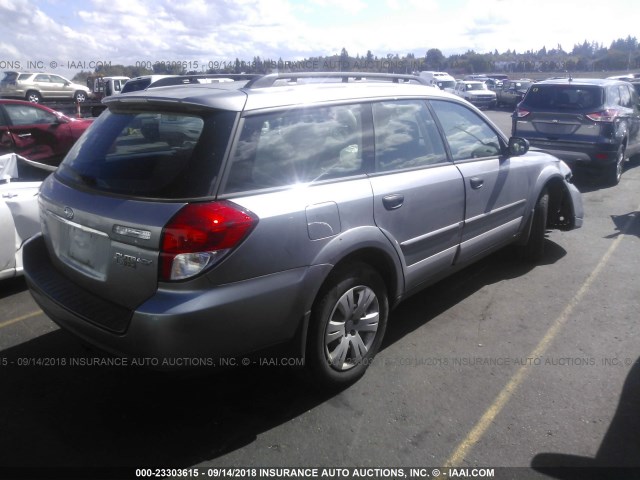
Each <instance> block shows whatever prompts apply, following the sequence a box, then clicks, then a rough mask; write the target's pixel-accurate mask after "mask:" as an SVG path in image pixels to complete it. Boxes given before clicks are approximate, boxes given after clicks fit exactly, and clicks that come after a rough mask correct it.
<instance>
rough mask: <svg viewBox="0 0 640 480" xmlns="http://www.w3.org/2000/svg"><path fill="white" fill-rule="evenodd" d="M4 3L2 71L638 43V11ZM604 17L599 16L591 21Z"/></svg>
mask: <svg viewBox="0 0 640 480" xmlns="http://www.w3.org/2000/svg"><path fill="white" fill-rule="evenodd" d="M607 5H608V8H607V9H602V8H600V7H601V3H600V2H598V1H596V0H574V1H566V2H563V1H557V0H537V1H536V3H535V5H534V4H531V2H529V1H524V0H483V1H482V2H478V1H476V0H402V1H401V0H371V1H365V0H354V1H350V2H345V1H344V0H309V1H307V2H297V1H293V0H271V1H265V0H233V1H232V0H218V1H216V2H208V1H205V0H184V1H178V2H175V1H174V0H155V1H154V2H147V1H143V0H70V1H64V2H63V1H62V0H40V1H38V0H33V1H26V0H0V24H2V25H3V28H2V30H1V31H0V62H3V61H4V62H5V63H4V64H5V65H9V63H8V62H10V61H11V60H21V61H26V60H41V61H44V62H45V63H47V64H48V61H49V60H57V61H64V60H100V61H110V62H111V63H112V64H125V65H135V62H136V61H146V62H149V61H151V62H154V61H191V60H198V61H201V62H206V61H209V60H217V61H224V62H230V61H234V60H235V59H236V58H239V59H241V60H247V61H250V60H252V59H253V58H254V57H256V56H259V57H261V58H263V59H279V58H281V59H283V60H298V59H302V58H305V57H312V56H319V55H332V54H338V53H340V51H341V50H342V48H346V49H347V51H348V52H349V54H351V55H353V56H355V55H356V54H359V55H365V54H366V53H367V51H369V50H370V51H371V52H372V53H373V54H374V55H376V56H378V57H385V56H386V55H387V54H398V55H405V54H407V53H414V54H416V55H417V56H422V55H424V54H425V53H426V51H427V50H428V49H430V48H438V49H440V50H441V51H442V52H443V53H444V54H445V55H451V54H453V53H464V52H465V51H467V50H475V51H476V52H479V53H482V52H493V51H494V50H496V49H497V50H498V51H499V52H505V51H507V50H516V51H519V52H524V51H526V50H529V49H532V50H536V51H537V50H539V49H540V48H542V47H543V46H546V47H547V48H555V47H556V46H557V45H558V44H561V45H562V46H563V48H564V49H565V50H571V48H572V47H573V45H574V44H578V43H582V42H583V41H584V40H587V41H597V42H602V43H604V44H605V45H609V44H610V42H612V41H613V40H616V39H618V38H626V37H627V36H628V35H633V33H634V31H635V29H636V25H635V23H634V18H635V17H634V16H633V15H630V14H629V15H617V13H616V12H620V11H622V12H625V11H626V12H628V13H631V12H634V11H635V2H632V0H609V3H608V4H607ZM596 11H597V12H598V15H592V14H591V13H590V12H596Z"/></svg>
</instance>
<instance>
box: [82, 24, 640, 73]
mask: <svg viewBox="0 0 640 480" xmlns="http://www.w3.org/2000/svg"><path fill="white" fill-rule="evenodd" d="M217 66H218V67H219V68H209V69H207V70H202V71H193V70H192V71H188V70H185V69H184V68H183V66H182V64H181V63H180V62H175V63H173V64H157V65H153V68H152V69H148V68H143V67H140V66H138V67H134V66H124V65H107V66H102V67H98V68H96V70H95V71H94V72H84V71H82V72H80V73H78V74H77V75H76V76H75V77H74V81H79V82H83V81H84V80H86V78H87V77H88V76H89V75H91V74H102V75H105V76H108V75H124V76H127V77H131V78H133V77H138V76H142V75H152V74H158V75H160V74H169V75H184V74H202V73H259V74H266V73H272V72H277V71H280V72H287V71H346V72H349V71H365V72H367V71H370V72H388V73H413V72H418V71H422V70H438V71H447V72H449V73H451V74H455V75H458V74H466V73H481V72H494V73H498V72H505V73H517V72H523V73H524V72H549V73H551V72H590V71H620V70H627V71H633V70H638V69H640V45H639V44H638V40H637V39H636V37H632V36H630V35H629V36H627V38H620V39H618V40H615V41H613V42H612V43H611V45H610V46H609V47H605V46H604V45H603V44H598V43H597V42H589V41H587V40H585V41H584V42H583V43H582V44H575V45H574V46H573V49H572V50H571V51H565V50H564V49H563V48H562V46H561V45H559V44H558V45H557V46H556V48H552V49H549V50H547V48H546V47H542V48H541V49H540V50H538V51H533V50H528V51H526V52H524V53H518V52H516V51H515V50H513V51H512V50H510V49H508V50H506V51H505V52H502V53H500V52H498V50H497V49H496V50H494V51H493V52H491V53H476V52H475V51H473V50H469V51H467V52H466V53H463V54H454V55H450V56H448V57H447V56H445V55H444V54H443V53H442V51H441V50H440V49H438V48H430V49H429V50H427V51H426V53H425V55H424V56H422V57H421V56H416V55H415V54H412V53H408V54H406V55H403V56H400V55H398V54H387V55H385V56H376V55H374V54H373V53H372V52H371V50H368V51H367V53H366V54H365V55H364V56H361V55H360V54H357V55H356V56H352V55H350V54H349V53H348V51H347V50H346V48H343V49H342V50H341V52H340V53H339V54H334V55H328V56H317V57H308V58H304V59H302V60H283V59H282V58H277V59H273V58H261V57H259V56H256V57H253V58H252V59H250V60H248V59H245V60H241V59H239V58H236V59H235V62H233V61H231V62H220V63H219V65H217Z"/></svg>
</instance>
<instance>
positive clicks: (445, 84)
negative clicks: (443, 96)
mask: <svg viewBox="0 0 640 480" xmlns="http://www.w3.org/2000/svg"><path fill="white" fill-rule="evenodd" d="M436 85H438V88H439V89H440V90H444V89H445V88H455V87H456V82H455V81H453V80H438V81H437V82H436Z"/></svg>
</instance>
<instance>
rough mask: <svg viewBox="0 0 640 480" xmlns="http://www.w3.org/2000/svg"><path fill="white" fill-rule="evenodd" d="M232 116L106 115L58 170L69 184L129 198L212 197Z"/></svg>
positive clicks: (170, 114) (97, 121)
mask: <svg viewBox="0 0 640 480" xmlns="http://www.w3.org/2000/svg"><path fill="white" fill-rule="evenodd" d="M234 116H235V114H234V113H230V112H212V113H207V114H203V115H189V114H184V113H171V112H119V113H114V112H111V111H106V112H104V113H103V114H102V115H100V117H98V119H97V120H96V121H95V122H94V124H93V125H92V127H91V128H90V129H89V130H87V132H86V134H85V135H84V136H83V137H81V138H80V140H79V141H78V142H76V144H75V145H74V147H73V148H72V149H71V151H70V152H69V154H68V155H67V157H66V158H65V160H64V161H63V162H62V164H61V165H60V167H59V168H58V172H57V175H58V176H59V177H60V178H62V179H63V180H66V181H68V182H72V183H76V184H81V185H84V186H85V187H89V188H93V189H96V190H101V191H106V192H113V193H119V194H126V195H132V196H142V197H152V198H162V199H181V198H195V197H203V196H208V195H210V194H211V193H212V189H213V186H214V183H215V180H216V178H217V176H218V173H219V169H220V165H221V162H222V157H223V155H224V151H225V149H226V146H227V142H228V139H229V136H230V132H231V127H232V125H233V119H234Z"/></svg>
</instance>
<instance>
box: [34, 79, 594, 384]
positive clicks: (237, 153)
mask: <svg viewBox="0 0 640 480" xmlns="http://www.w3.org/2000/svg"><path fill="white" fill-rule="evenodd" d="M318 77H322V79H323V80H325V81H326V82H330V83H326V82H325V83H322V82H318V81H317V79H318ZM365 78H366V80H365ZM414 83H415V84H414ZM280 85H281V86H280ZM424 85H425V83H424V81H423V80H422V79H419V78H418V77H416V76H410V75H374V74H370V73H367V74H349V73H343V74H336V73H333V74H318V73H314V74H299V73H298V74H295V76H294V77H292V76H291V75H289V76H287V75H286V74H280V75H277V74H274V75H268V76H262V77H256V78H253V79H250V80H243V81H236V82H233V83H225V84H224V85H211V84H209V85H201V84H196V83H188V84H179V85H174V86H170V87H165V88H147V89H145V90H143V91H138V92H132V93H130V94H127V95H126V96H125V95H122V96H113V97H110V98H108V99H106V100H105V103H106V105H107V106H108V110H107V111H105V112H104V113H103V114H102V115H101V116H100V118H99V119H98V120H97V121H96V122H95V123H94V124H93V126H92V127H91V128H90V129H88V130H87V132H86V133H85V135H84V136H83V137H82V140H81V141H80V142H77V143H76V144H75V145H74V147H73V148H72V149H71V151H70V152H69V154H68V155H67V156H66V158H65V159H64V161H63V162H62V164H61V165H60V166H59V167H58V169H57V170H56V172H55V173H54V174H53V175H50V176H49V177H48V178H47V179H46V180H45V181H44V182H43V184H42V188H41V191H40V200H39V202H40V209H41V210H40V218H41V219H42V233H41V234H38V235H36V236H35V237H34V238H32V239H31V240H30V241H29V242H27V244H26V245H25V247H24V256H23V260H24V269H25V276H26V279H27V283H28V285H29V288H30V290H31V293H32V295H33V297H34V298H35V300H36V301H37V303H38V304H39V305H40V306H41V307H42V309H43V310H44V312H45V313H46V314H47V315H48V316H49V317H50V318H51V319H52V320H53V321H55V322H56V323H58V324H59V325H60V326H61V327H62V328H64V329H66V330H68V331H70V332H72V333H73V334H75V335H77V336H79V337H81V338H82V339H83V340H84V341H85V342H88V343H91V344H94V345H95V346H97V347H98V348H101V349H104V350H106V351H108V352H111V353H113V354H116V355H125V356H137V357H152V358H156V359H160V360H164V359H172V358H176V357H177V358H196V359H198V358H200V359H209V360H213V361H219V360H220V359H221V358H222V359H224V358H229V357H236V356H244V355H249V354H252V353H254V352H257V351H261V350H262V349H264V348H272V347H275V346H281V347H283V348H284V350H282V351H285V352H287V353H286V355H287V356H288V357H292V356H297V357H302V358H303V359H304V364H305V366H306V368H308V369H309V372H310V373H312V375H313V378H314V382H315V384H316V385H323V386H327V387H336V386H344V385H347V384H350V383H352V382H354V381H356V380H357V379H358V378H360V377H361V376H362V375H363V374H364V373H365V370H366V369H367V366H368V365H370V364H371V361H372V359H373V357H374V356H375V354H376V352H377V350H378V349H379V347H380V345H381V342H382V340H383V337H384V333H385V329H386V324H387V319H388V316H389V311H390V309H391V308H392V307H394V306H395V305H397V304H398V303H399V302H401V301H402V300H404V299H405V298H407V297H409V296H410V295H412V294H414V293H416V292H418V291H420V290H421V289H423V288H425V287H426V286H428V285H430V284H432V283H434V282H436V281H437V280H438V279H440V278H443V277H444V276H447V275H449V274H451V273H453V272H455V271H458V270H460V269H461V268H464V267H465V266H466V265H469V264H470V263H472V262H475V261H477V260H478V259H480V258H482V257H484V256H486V255H488V254H489V253H491V252H493V251H495V250H497V249H499V248H502V247H505V246H507V245H515V246H516V248H517V250H518V251H519V252H520V255H521V256H522V258H523V259H526V260H527V261H536V260H538V259H540V258H541V257H542V255H543V253H544V245H545V234H546V231H547V229H559V230H571V229H574V228H578V227H580V226H581V224H582V218H583V210H582V201H581V197H580V194H579V192H578V190H577V189H576V188H575V186H574V185H573V184H572V183H571V172H570V170H569V168H568V167H567V166H566V164H565V163H564V162H562V161H561V160H558V159H557V158H555V157H553V156H551V155H548V154H546V153H544V152H540V151H529V148H528V142H527V141H526V140H524V139H521V138H516V137H513V138H510V139H509V138H507V137H505V136H504V134H503V133H502V132H501V131H500V130H499V129H498V128H497V127H496V126H495V125H494V124H493V123H492V122H491V121H490V120H489V119H488V118H487V117H486V116H485V115H484V114H483V113H482V112H481V111H479V110H478V109H477V108H475V107H474V106H473V105H471V104H469V103H468V102H466V101H464V100H462V99H461V98H459V97H457V96H454V95H450V94H447V93H444V92H442V91H440V90H439V89H436V88H431V87H427V88H425V86H424ZM187 100H188V101H187ZM173 125H175V126H177V127H176V128H178V129H179V130H180V132H182V133H184V135H182V136H181V139H180V140H179V141H178V140H176V138H175V136H173V135H170V134H171V133H172V131H173V129H172V126H173Z"/></svg>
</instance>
